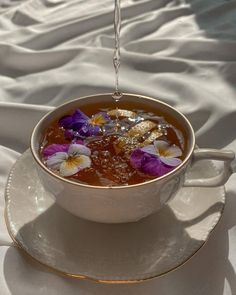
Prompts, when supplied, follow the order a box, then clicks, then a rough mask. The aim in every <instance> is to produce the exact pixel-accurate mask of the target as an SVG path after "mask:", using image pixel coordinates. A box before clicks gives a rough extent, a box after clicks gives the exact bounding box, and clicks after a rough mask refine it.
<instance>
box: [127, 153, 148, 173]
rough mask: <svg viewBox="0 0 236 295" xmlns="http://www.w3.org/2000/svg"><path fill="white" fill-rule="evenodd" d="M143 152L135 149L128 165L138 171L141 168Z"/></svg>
mask: <svg viewBox="0 0 236 295" xmlns="http://www.w3.org/2000/svg"><path fill="white" fill-rule="evenodd" d="M144 154H145V153H144V152H143V151H142V150H141V149H136V150H134V151H133V152H132V154H131V156H130V164H131V166H132V167H133V168H135V169H138V170H140V169H141V167H142V159H143V156H144Z"/></svg>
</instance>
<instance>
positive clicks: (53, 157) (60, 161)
mask: <svg viewBox="0 0 236 295" xmlns="http://www.w3.org/2000/svg"><path fill="white" fill-rule="evenodd" d="M45 150H46V151H45ZM43 155H44V156H45V157H46V161H45V164H46V166H47V167H48V168H51V169H53V170H56V171H58V172H59V173H60V175H62V176H71V175H74V174H76V173H77V172H79V171H80V170H82V169H85V168H88V167H90V166H91V159H90V155H91V151H90V149H89V148H88V147H86V146H85V145H82V144H76V143H74V144H52V145H50V146H48V147H47V148H45V149H44V151H43Z"/></svg>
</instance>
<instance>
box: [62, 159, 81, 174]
mask: <svg viewBox="0 0 236 295" xmlns="http://www.w3.org/2000/svg"><path fill="white" fill-rule="evenodd" d="M78 171H79V167H78V166H77V165H74V164H73V165H72V164H71V163H68V162H67V161H64V162H63V163H61V165H60V174H61V176H71V175H74V174H76V173H77V172H78Z"/></svg>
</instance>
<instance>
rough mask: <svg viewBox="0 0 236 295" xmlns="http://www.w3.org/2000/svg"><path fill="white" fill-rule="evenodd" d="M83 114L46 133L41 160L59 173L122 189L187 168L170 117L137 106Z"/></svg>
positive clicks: (57, 123)
mask: <svg viewBox="0 0 236 295" xmlns="http://www.w3.org/2000/svg"><path fill="white" fill-rule="evenodd" d="M82 109H83V108H82ZM82 109H75V110H73V111H72V112H70V113H69V114H65V115H64V116H63V117H62V118H59V119H58V120H57V121H55V122H53V123H52V124H51V125H50V126H48V128H47V129H46V130H45V133H44V138H43V140H42V144H41V149H40V153H41V158H42V161H43V162H44V164H45V165H46V166H47V167H48V168H49V169H51V170H52V171H54V172H55V173H57V174H59V175H61V176H63V177H66V178H69V179H70V180H73V181H76V182H80V183H85V184H90V185H97V186H119V185H131V184H137V183H142V182H145V181H148V180H150V179H154V178H158V177H160V176H163V175H165V174H166V173H168V172H170V171H172V170H173V169H174V168H176V167H177V166H178V165H180V164H181V162H182V160H183V158H184V149H185V139H184V136H183V134H182V132H181V130H180V129H179V128H176V126H174V125H173V123H170V121H171V120H169V118H167V117H166V116H165V117H163V116H161V115H160V114H155V113H152V112H150V110H148V111H147V110H146V111H145V110H143V109H140V108H136V107H135V106H133V107H132V108H131V107H127V108H120V109H116V108H112V107H110V106H109V107H107V108H102V107H101V106H99V105H92V106H87V107H86V108H85V109H83V110H82ZM171 122H172V121H171Z"/></svg>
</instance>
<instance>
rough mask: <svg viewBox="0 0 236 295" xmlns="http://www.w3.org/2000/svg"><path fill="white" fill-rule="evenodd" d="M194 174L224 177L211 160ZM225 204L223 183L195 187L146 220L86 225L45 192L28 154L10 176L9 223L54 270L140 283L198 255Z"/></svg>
mask: <svg viewBox="0 0 236 295" xmlns="http://www.w3.org/2000/svg"><path fill="white" fill-rule="evenodd" d="M190 173H191V175H190V176H191V178H199V177H211V176H215V175H218V171H217V169H216V168H215V167H214V166H213V164H212V162H211V161H204V162H202V163H201V165H200V164H198V163H197V164H196V165H195V167H194V168H193V169H192V170H191V172H190ZM65 198H66V196H65ZM224 205H225V191H224V187H223V186H221V187H216V188H196V187H195V188H191V187H188V188H182V189H181V190H180V191H179V193H178V194H177V195H176V196H175V198H174V199H172V200H171V201H170V202H169V203H168V205H166V206H164V207H163V208H162V209H161V210H160V211H159V212H157V213H155V214H153V215H151V216H149V217H147V218H144V219H142V220H141V221H138V222H133V223H126V224H101V223H95V222H90V221H86V220H83V219H80V218H78V217H75V216H73V215H72V214H70V213H68V212H67V211H65V210H64V209H62V208H61V207H60V206H58V205H57V204H56V203H55V201H54V200H53V196H49V193H47V192H45V190H44V188H43V187H42V185H41V183H40V181H39V179H38V177H37V171H36V164H35V161H34V160H33V158H32V156H31V153H30V152H29V151H26V152H25V153H24V154H23V155H22V156H21V157H20V158H19V160H18V161H17V162H16V164H15V166H14V167H13V169H12V171H11V173H10V176H9V180H8V184H7V189H6V223H7V226H8V230H9V233H10V235H11V237H12V238H13V240H14V241H15V242H16V243H17V245H18V246H19V247H20V248H22V249H23V250H24V251H25V252H26V253H27V254H29V255H30V256H31V257H33V258H34V259H36V260H37V261H39V262H41V263H42V264H44V265H46V266H48V267H50V268H52V269H53V270H55V271H58V272H60V273H63V274H66V275H69V276H73V277H77V278H89V279H93V280H96V281H100V282H112V283H119V282H137V281H142V280H145V279H149V278H153V277H158V276H160V275H163V274H165V273H168V272H170V271H171V270H174V269H176V268H177V267H179V266H180V265H182V264H184V263H185V262H186V261H187V260H188V259H189V258H191V257H192V256H193V255H194V254H195V253H196V252H197V251H198V250H199V249H200V248H201V247H202V246H203V245H204V243H205V242H206V240H207V239H208V237H209V234H210V232H211V231H212V230H213V229H214V227H215V226H216V224H217V223H218V221H219V219H220V217H221V215H222V212H223V209H224Z"/></svg>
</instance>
